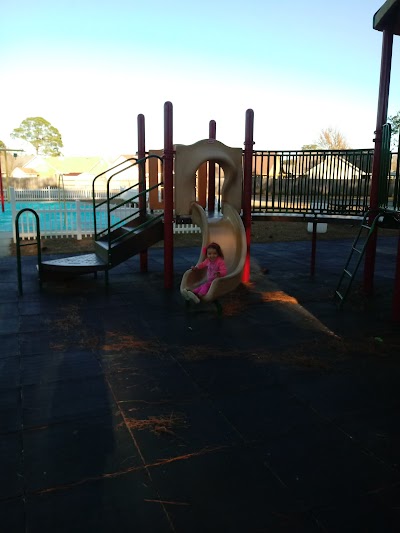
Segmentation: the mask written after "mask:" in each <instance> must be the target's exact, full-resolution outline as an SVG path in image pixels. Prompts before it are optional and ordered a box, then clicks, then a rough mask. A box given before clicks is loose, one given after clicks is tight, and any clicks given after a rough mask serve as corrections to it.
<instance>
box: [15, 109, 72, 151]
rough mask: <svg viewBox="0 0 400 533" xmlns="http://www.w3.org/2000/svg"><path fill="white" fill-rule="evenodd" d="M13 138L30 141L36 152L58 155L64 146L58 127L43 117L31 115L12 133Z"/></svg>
mask: <svg viewBox="0 0 400 533" xmlns="http://www.w3.org/2000/svg"><path fill="white" fill-rule="evenodd" d="M11 137H12V138H13V139H22V140H23V141H27V142H28V143H30V144H31V145H32V146H33V147H34V148H35V150H36V154H41V155H51V156H58V155H61V152H60V149H61V148H62V147H63V146H64V145H63V142H62V139H61V134H60V132H59V131H58V129H57V128H55V127H54V126H52V125H51V124H50V122H48V121H47V120H45V119H44V118H42V117H29V118H26V119H25V120H23V121H22V122H21V124H20V126H19V127H18V128H15V129H14V130H13V132H12V133H11Z"/></svg>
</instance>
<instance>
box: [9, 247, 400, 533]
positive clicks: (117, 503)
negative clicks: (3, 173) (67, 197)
mask: <svg viewBox="0 0 400 533" xmlns="http://www.w3.org/2000/svg"><path fill="white" fill-rule="evenodd" d="M350 244H351V242H350V241H323V242H319V243H318V246H317V264H316V274H315V276H314V278H313V279H311V277H310V274H309V271H310V243H309V242H292V243H271V244H266V245H261V244H257V245H253V247H252V282H251V284H250V285H248V286H241V287H239V288H238V289H237V290H236V291H235V292H233V293H231V294H230V295H228V296H226V297H225V298H224V299H221V303H222V306H223V310H224V311H223V316H222V317H218V314H217V312H216V309H215V307H214V306H213V305H212V304H208V305H206V306H202V305H199V306H196V305H191V306H190V307H186V305H185V302H184V301H183V300H182V299H181V296H180V294H179V290H178V288H179V282H180V278H181V276H182V274H183V272H184V271H185V269H186V268H187V267H188V266H189V265H191V264H192V263H193V262H195V261H196V259H197V257H198V250H197V249H195V248H179V249H176V250H175V257H174V265H175V272H176V275H175V279H174V285H175V286H174V289H173V290H170V291H166V290H164V288H163V250H162V249H152V250H150V251H149V272H148V273H147V274H141V273H140V272H139V258H137V257H135V258H133V259H131V260H129V261H127V262H126V263H124V264H122V265H120V266H119V267H117V268H116V269H114V270H112V271H111V272H110V286H109V288H108V290H107V289H106V288H105V286H104V278H103V275H99V276H98V278H97V279H94V278H93V277H90V276H89V277H82V278H81V279H77V280H75V281H73V282H70V283H68V284H61V283H58V284H57V283H54V284H46V285H45V286H44V287H43V289H42V290H41V291H40V290H39V286H38V283H37V280H36V272H35V259H34V258H30V257H26V258H23V288H24V295H23V296H22V297H19V296H18V292H17V275H16V261H15V258H12V257H5V258H0V290H1V300H0V312H1V322H0V343H1V349H0V368H1V372H0V531H1V533H25V532H29V533H47V532H51V533H55V532H57V533H61V532H68V533H69V532H74V533H77V532H85V533H89V532H96V533H99V532H118V533H120V532H133V531H134V532H149V533H161V532H183V533H194V532H199V533H200V532H201V533H204V532H229V533H230V532H241V533H252V532H296V533H298V532H314V531H315V532H317V531H321V532H340V533H343V532H352V533H353V532H375V531H376V532H382V531H385V532H398V531H399V530H400V467H399V465H400V424H399V408H400V360H399V357H400V335H399V333H398V331H399V325H395V324H393V323H392V322H391V320H390V317H391V295H392V291H393V276H394V267H395V260H396V249H397V241H396V239H391V238H385V239H382V240H379V243H378V257H377V269H376V270H377V275H376V280H375V297H374V299H373V300H372V301H369V302H367V301H366V300H365V299H364V298H363V297H362V294H361V292H360V291H359V290H358V288H357V284H356V285H355V289H354V291H353V292H352V294H351V296H350V298H349V301H348V302H347V304H346V306H345V307H344V309H343V310H342V311H338V310H337V308H336V307H335V305H334V304H333V302H332V293H333V291H334V289H335V286H336V283H337V280H338V278H339V275H340V272H341V269H342V268H343V265H344V261H345V259H346V257H347V254H348V252H349V247H350ZM267 270H268V272H267Z"/></svg>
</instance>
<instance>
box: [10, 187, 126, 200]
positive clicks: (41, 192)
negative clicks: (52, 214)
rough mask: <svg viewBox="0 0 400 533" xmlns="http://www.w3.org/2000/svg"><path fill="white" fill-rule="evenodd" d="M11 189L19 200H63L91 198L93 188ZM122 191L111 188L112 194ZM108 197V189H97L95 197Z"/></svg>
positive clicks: (98, 198) (99, 198)
mask: <svg viewBox="0 0 400 533" xmlns="http://www.w3.org/2000/svg"><path fill="white" fill-rule="evenodd" d="M9 190H10V192H11V190H14V193H15V199H16V201H17V202H36V201H39V202H40V201H47V202H61V201H75V200H91V199H92V190H91V189H79V190H65V189H60V188H58V187H51V186H49V187H44V188H43V189H13V187H9ZM120 192H121V191H120V190H119V189H118V190H111V191H110V195H111V196H113V195H114V194H119V193H120ZM106 198H107V191H105V190H104V191H101V190H99V191H95V199H96V200H102V199H106ZM4 199H5V200H6V201H9V198H8V189H5V191H4Z"/></svg>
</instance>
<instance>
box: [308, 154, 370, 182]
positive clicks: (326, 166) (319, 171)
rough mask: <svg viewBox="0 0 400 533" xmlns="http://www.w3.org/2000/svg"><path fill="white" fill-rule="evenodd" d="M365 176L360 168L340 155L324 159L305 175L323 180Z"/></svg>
mask: <svg viewBox="0 0 400 533" xmlns="http://www.w3.org/2000/svg"><path fill="white" fill-rule="evenodd" d="M365 174H366V173H365V172H364V171H363V170H362V169H361V168H360V167H357V166H356V165H353V164H352V163H350V161H348V160H347V159H345V158H344V157H342V156H340V155H338V156H332V157H331V158H329V159H328V160H327V159H324V160H323V161H321V162H320V163H318V164H317V165H315V166H314V167H312V168H311V169H310V170H309V171H308V172H306V173H305V175H306V176H310V177H323V178H325V179H351V178H352V177H353V175H357V176H365Z"/></svg>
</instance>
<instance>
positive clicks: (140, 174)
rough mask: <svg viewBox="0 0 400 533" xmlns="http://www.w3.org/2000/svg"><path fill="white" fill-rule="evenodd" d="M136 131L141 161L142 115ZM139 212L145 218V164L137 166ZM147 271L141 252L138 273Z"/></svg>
mask: <svg viewBox="0 0 400 533" xmlns="http://www.w3.org/2000/svg"><path fill="white" fill-rule="evenodd" d="M137 131H138V151H137V156H138V159H143V158H144V157H145V156H146V135H145V121H144V115H142V114H140V115H138V117H137ZM138 178H139V193H143V194H140V196H139V212H140V217H141V218H142V217H145V216H146V195H145V190H146V163H145V162H143V163H141V164H140V165H139V172H138ZM147 270H148V252H147V250H143V251H142V252H140V272H147Z"/></svg>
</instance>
